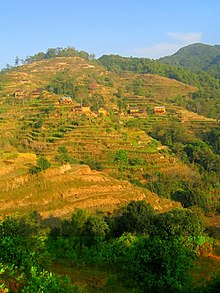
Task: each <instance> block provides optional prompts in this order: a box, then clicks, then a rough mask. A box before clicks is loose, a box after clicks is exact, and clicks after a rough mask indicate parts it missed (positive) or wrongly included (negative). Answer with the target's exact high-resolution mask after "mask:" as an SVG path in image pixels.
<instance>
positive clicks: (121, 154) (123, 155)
mask: <svg viewBox="0 0 220 293" xmlns="http://www.w3.org/2000/svg"><path fill="white" fill-rule="evenodd" d="M114 161H115V162H116V163H121V164H127V163H128V153H127V151H126V150H118V151H117V152H116V154H115V158H114Z"/></svg>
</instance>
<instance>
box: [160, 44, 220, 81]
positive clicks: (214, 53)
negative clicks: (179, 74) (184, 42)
mask: <svg viewBox="0 0 220 293" xmlns="http://www.w3.org/2000/svg"><path fill="white" fill-rule="evenodd" d="M159 61H160V62H163V63H166V64H169V65H172V66H179V67H184V68H188V69H191V70H194V71H201V70H202V71H206V72H208V73H209V74H212V75H213V76H215V77H218V78H220V45H215V46H210V45H205V44H200V43H197V44H192V45H189V46H186V47H183V48H181V49H180V50H179V51H177V52H176V53H175V54H173V55H171V56H166V57H163V58H160V59H159Z"/></svg>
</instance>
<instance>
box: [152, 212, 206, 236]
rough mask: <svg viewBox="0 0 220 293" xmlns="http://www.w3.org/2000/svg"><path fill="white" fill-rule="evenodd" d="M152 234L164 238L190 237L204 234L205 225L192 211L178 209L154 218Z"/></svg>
mask: <svg viewBox="0 0 220 293" xmlns="http://www.w3.org/2000/svg"><path fill="white" fill-rule="evenodd" d="M154 227H155V229H152V230H151V234H152V235H154V236H159V237H163V238H165V239H166V238H170V237H180V236H181V237H189V236H199V235H201V234H203V231H204V229H205V228H204V225H203V222H202V220H201V218H200V217H198V215H197V214H196V213H194V212H193V211H192V210H189V209H183V208H178V209H174V210H172V211H169V212H167V213H164V214H159V215H157V216H155V217H154Z"/></svg>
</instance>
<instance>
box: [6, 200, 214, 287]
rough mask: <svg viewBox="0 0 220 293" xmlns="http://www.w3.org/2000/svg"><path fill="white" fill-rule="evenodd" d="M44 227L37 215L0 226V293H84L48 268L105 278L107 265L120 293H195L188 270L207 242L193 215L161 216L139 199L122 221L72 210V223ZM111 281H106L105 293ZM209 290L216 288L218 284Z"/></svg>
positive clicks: (186, 212)
mask: <svg viewBox="0 0 220 293" xmlns="http://www.w3.org/2000/svg"><path fill="white" fill-rule="evenodd" d="M146 222H147V225H146ZM49 223H50V222H49V221H48V222H47V221H46V220H43V219H42V218H41V217H40V215H39V214H38V213H35V212H34V213H32V214H29V215H26V216H24V217H16V218H15V217H10V218H5V219H3V220H1V223H0V234H1V237H0V239H1V240H0V247H1V250H0V251H1V254H0V263H1V275H0V276H1V280H2V283H1V289H2V290H7V289H8V290H11V292H30V291H31V292H39V291H40V290H43V291H44V292H82V290H83V286H81V287H79V286H77V285H75V284H72V282H71V279H69V278H67V277H65V278H64V277H62V276H59V275H57V274H55V273H54V272H53V270H54V264H56V266H59V264H61V263H66V262H73V263H78V265H79V266H80V264H81V262H83V263H84V266H90V265H92V264H93V265H96V266H97V268H99V269H100V270H101V269H102V270H103V269H104V270H105V271H106V272H108V271H109V269H108V266H111V271H112V273H113V274H114V280H115V281H114V283H112V284H111V289H112V290H113V291H115V290H117V286H119V284H121V285H120V286H123V288H124V290H125V289H126V290H132V289H133V290H140V292H144V291H145V290H146V288H147V290H148V291H154V292H157V291H159V290H163V291H165V292H171V291H174V292H189V291H188V290H190V292H194V290H196V288H195V286H196V285H195V284H193V283H192V278H191V276H190V274H189V272H190V270H191V269H192V268H193V264H194V263H195V260H197V258H198V257H199V256H198V255H199V251H200V249H201V248H202V245H203V244H204V243H205V241H209V243H210V245H211V243H212V240H211V239H208V238H207V237H205V235H204V232H203V231H204V226H203V224H202V222H201V220H200V219H199V217H198V216H197V215H196V213H194V212H193V211H191V210H188V209H177V210H173V211H172V212H169V213H165V214H159V215H158V214H155V212H154V210H153V209H152V208H151V207H150V206H149V205H147V204H146V202H144V201H136V202H130V203H129V204H128V205H127V206H125V207H123V209H122V213H121V215H120V216H119V215H118V212H117V214H113V215H112V216H106V215H105V216H104V215H103V214H100V213H95V214H91V213H88V212H86V211H85V210H77V211H76V212H74V213H73V214H72V216H71V218H70V219H65V220H59V221H58V222H57V224H55V225H54V224H53V225H52V226H51V224H49ZM128 231H130V232H129V233H128ZM202 239H203V240H202ZM109 282H110V279H109V280H106V281H105V283H104V285H103V290H104V292H105V291H106V292H107V291H108V290H109V286H110V283H109ZM192 284H193V285H192ZM207 286H208V287H210V288H213V286H216V281H215V280H214V279H213V280H211V281H210V282H209V283H208V285H207ZM88 289H89V288H88ZM202 290H203V289H202ZM204 290H205V289H204ZM86 291H87V290H86ZM204 292H205V291H204Z"/></svg>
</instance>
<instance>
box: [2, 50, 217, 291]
mask: <svg viewBox="0 0 220 293" xmlns="http://www.w3.org/2000/svg"><path fill="white" fill-rule="evenodd" d="M215 49H216V50H217V49H218V48H215ZM202 54H203V53H202V52H201V55H202ZM186 56H187V54H186ZM208 57H209V59H210V60H211V58H212V54H211V53H210V55H209V56H208ZM184 58H185V57H184ZM216 58H217V57H216ZM93 59H94V56H91V55H89V54H87V53H86V52H83V51H80V52H79V51H77V50H75V49H74V48H64V49H62V48H57V49H48V51H47V52H46V53H41V52H40V53H38V54H36V55H34V56H30V57H28V58H27V59H26V61H25V62H24V63H25V64H26V63H27V64H28V65H24V66H21V67H19V64H20V63H21V61H20V60H19V58H16V61H15V65H16V66H15V67H14V68H11V69H9V70H7V71H5V72H1V74H0V83H1V84H0V99H1V104H0V134H1V136H0V137H1V138H0V146H1V150H2V151H1V152H0V169H1V172H0V190H1V191H0V193H1V199H0V204H1V221H0V281H1V284H0V286H1V287H0V291H1V290H2V291H3V292H4V291H7V290H8V291H9V292H10V291H11V292H43V291H44V292H82V290H84V291H85V292H94V291H95V292H97V291H101V292H145V291H146V290H147V291H148V292H159V291H163V292H211V291H212V290H215V288H217V286H218V284H219V278H218V276H210V275H208V274H207V280H206V281H205V282H203V283H201V282H200V281H198V280H197V279H196V277H195V272H196V270H199V269H201V267H202V269H203V270H206V264H205V263H206V262H205V261H207V259H208V258H207V254H209V257H210V258H211V260H212V261H213V262H214V261H216V262H217V260H218V257H219V256H218V254H219V252H218V251H217V250H216V251H214V252H213V251H212V248H213V247H215V248H217V249H219V248H218V244H217V238H218V237H219V236H218V235H219V227H218V226H217V224H216V223H217V220H216V218H217V219H218V217H219V212H220V205H219V199H220V192H219V190H220V188H219V187H220V150H219V146H220V141H219V122H218V121H217V119H218V115H219V109H220V107H219V93H220V84H219V79H218V76H217V75H210V74H209V73H207V72H199V71H198V72H197V70H196V71H195V70H194V71H193V72H192V71H190V69H189V68H188V69H184V68H180V67H174V66H171V65H167V64H164V63H162V61H154V60H149V59H143V58H123V57H120V56H113V55H111V56H103V57H101V58H100V59H99V60H96V61H95V60H93ZM45 60H46V61H45ZM193 60H194V61H195V62H197V60H196V59H195V58H194V59H193ZM210 60H206V62H207V64H205V66H209V65H208V63H209V62H210ZM38 61H41V62H38ZM91 61H92V62H91ZM217 61H218V60H216V63H217ZM203 65H204V64H203ZM203 65H202V64H201V66H203ZM104 66H105V67H106V68H107V69H108V70H111V71H106V70H105V69H104ZM197 69H199V66H198V68H197ZM178 81H180V82H178ZM184 83H187V84H188V85H187V84H184ZM36 89H37V90H36ZM16 93H18V96H17V95H16ZM38 93H39V94H38ZM19 94H20V95H19ZM63 95H67V96H70V97H71V98H72V101H71V103H70V104H68V103H66V104H65V103H64V104H62V103H61V102H60V101H61V99H60V98H61V97H62V96H63ZM155 106H164V107H165V109H166V113H163V114H158V113H155V111H154V109H155V108H154V107H155ZM100 108H104V110H103V109H102V111H101V112H100V111H99V110H100ZM83 110H85V112H83ZM187 110H188V111H187ZM189 110H193V111H194V112H197V113H200V114H204V115H205V116H207V117H208V116H210V117H213V118H215V120H214V119H209V118H207V117H204V116H198V115H196V114H195V113H193V112H190V111H189ZM132 111H134V112H132ZM85 165H88V166H85ZM46 170H47V171H46ZM94 170H95V171H94ZM45 171H46V172H45ZM97 171H98V172H97ZM99 171H102V172H99ZM138 199H141V200H138ZM79 207H83V208H85V209H79ZM33 210H36V211H37V212H33ZM27 211H29V212H30V211H32V213H31V214H29V215H26V212H27ZM14 212H18V213H19V216H10V217H6V215H12V214H13V213H14ZM211 221H213V222H214V224H213V223H211V224H210V222H211ZM214 225H215V227H213V226H214ZM211 235H212V236H215V237H216V239H213V238H209V236H211ZM216 235H217V236H216ZM199 262H202V265H201V266H199V265H198V263H199ZM85 270H87V273H88V275H87V277H85V275H86V274H87V273H85ZM213 270H214V269H213ZM213 270H211V271H213ZM96 273H97V276H94V274H96ZM66 275H67V276H69V277H70V278H66V277H65V276H66ZM83 276H84V278H85V279H86V280H83V281H82V280H81V278H82V279H83ZM93 277H94V280H93V281H94V282H92V280H91V279H92V278H93ZM97 280H98V281H97ZM91 283H93V284H91ZM76 284H77V285H76Z"/></svg>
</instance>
